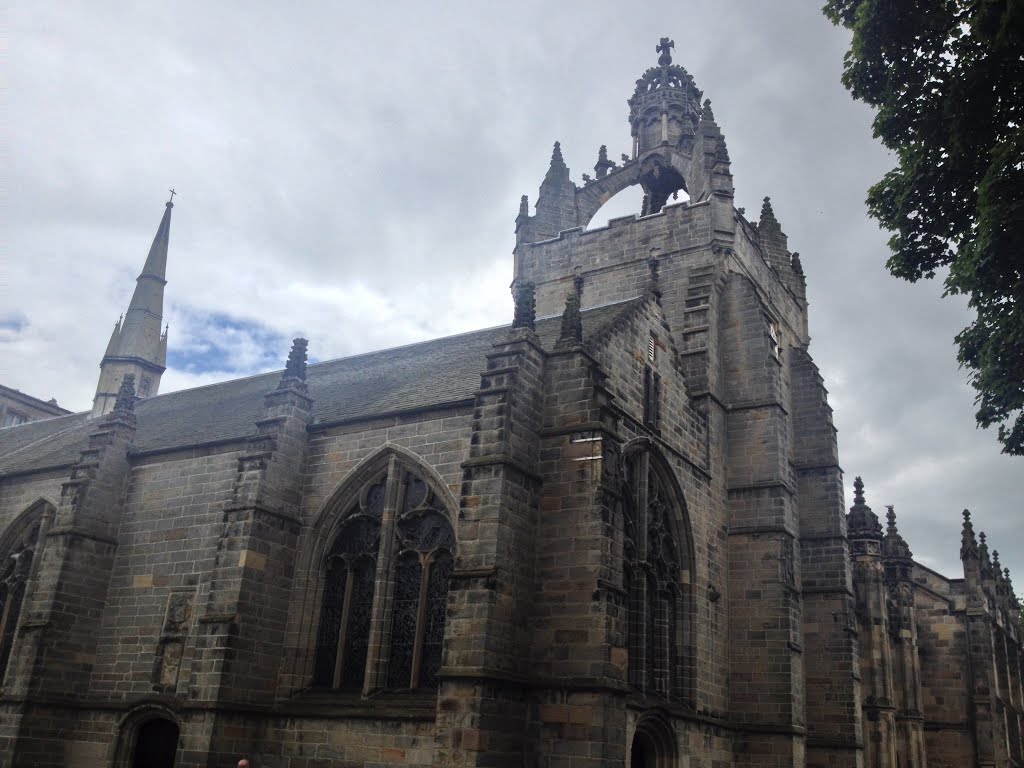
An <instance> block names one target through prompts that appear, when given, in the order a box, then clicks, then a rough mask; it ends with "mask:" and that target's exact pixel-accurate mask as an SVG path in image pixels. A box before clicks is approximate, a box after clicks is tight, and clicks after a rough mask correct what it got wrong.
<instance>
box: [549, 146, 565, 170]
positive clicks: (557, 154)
mask: <svg viewBox="0 0 1024 768" xmlns="http://www.w3.org/2000/svg"><path fill="white" fill-rule="evenodd" d="M556 163H561V164H562V165H565V161H564V160H563V159H562V143H561V142H560V141H556V142H555V148H554V149H552V150H551V164H552V165H555V164H556Z"/></svg>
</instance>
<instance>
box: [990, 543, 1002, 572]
mask: <svg viewBox="0 0 1024 768" xmlns="http://www.w3.org/2000/svg"><path fill="white" fill-rule="evenodd" d="M992 567H993V568H995V569H996V573H997V574H998V575H999V576H1002V575H1003V569H1002V566H1001V565H1000V564H999V550H998V549H993V550H992Z"/></svg>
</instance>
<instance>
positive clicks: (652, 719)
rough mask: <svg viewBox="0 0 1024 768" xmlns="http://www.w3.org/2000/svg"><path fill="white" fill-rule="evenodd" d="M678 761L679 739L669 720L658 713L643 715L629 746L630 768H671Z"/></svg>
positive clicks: (638, 721)
mask: <svg viewBox="0 0 1024 768" xmlns="http://www.w3.org/2000/svg"><path fill="white" fill-rule="evenodd" d="M678 760H679V744H678V739H677V738H676V734H675V731H674V730H673V729H672V725H671V724H670V723H669V722H668V720H667V719H666V718H665V717H664V716H663V715H662V714H660V713H658V712H647V713H645V714H643V715H641V716H640V719H639V720H637V723H636V728H634V730H633V738H632V740H631V741H630V744H629V768H670V766H674V765H678Z"/></svg>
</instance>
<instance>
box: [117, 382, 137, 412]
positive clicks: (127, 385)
mask: <svg viewBox="0 0 1024 768" xmlns="http://www.w3.org/2000/svg"><path fill="white" fill-rule="evenodd" d="M134 412H135V374H134V373H126V374H125V375H124V378H123V379H121V386H120V387H118V390H117V398H116V399H115V400H114V413H134Z"/></svg>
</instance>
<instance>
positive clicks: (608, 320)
mask: <svg viewBox="0 0 1024 768" xmlns="http://www.w3.org/2000/svg"><path fill="white" fill-rule="evenodd" d="M642 301H643V300H642V299H633V300H631V301H625V302H620V303H617V304H610V305H607V306H604V307H598V308H595V309H592V310H589V311H586V312H584V313H583V335H584V342H586V340H587V339H591V338H595V337H598V336H600V335H601V334H602V333H603V332H604V331H605V330H606V329H607V328H609V327H610V326H612V325H614V323H615V322H616V321H617V320H618V319H619V318H621V317H623V316H624V315H627V314H628V313H629V312H630V311H632V310H633V309H634V308H635V307H637V306H639V305H640V304H641V303H642ZM560 329H561V319H560V318H559V317H550V318H546V319H543V320H538V321H537V335H538V337H539V339H540V342H541V345H542V346H543V347H544V348H545V349H549V350H550V349H552V348H553V347H554V345H555V342H556V341H557V339H558V335H559V332H560ZM508 330H509V326H500V327H497V328H488V329H486V330H482V331H473V332H471V333H463V334H459V335H457V336H448V337H445V338H442V339H435V340H433V341H424V342H421V343H418V344H409V345H407V346H404V347H396V348H394V349H387V350H382V351H379V352H369V353H366V354H362V355H355V356H353V357H344V358H340V359H338V360H330V361H327V362H323V363H317V364H314V365H310V366H309V368H308V370H307V375H306V382H307V384H308V386H309V395H310V397H312V398H313V419H314V424H328V423H333V422H338V421H351V420H358V419H364V418H367V419H368V418H372V417H374V416H377V415H383V414H395V413H403V412H409V411H415V410H420V409H423V408H430V407H435V406H439V405H444V404H447V403H457V402H461V401H465V400H470V399H472V398H473V396H474V394H475V393H476V391H477V389H478V388H479V387H480V374H481V373H482V372H483V371H484V369H485V367H486V362H487V361H486V355H487V353H488V352H489V351H491V349H492V348H493V346H494V344H496V343H498V342H500V341H502V340H503V339H504V338H506V336H507V334H508ZM280 378H281V371H274V372H272V373H265V374H260V375H258V376H250V377H248V378H244V379H235V380H232V381H225V382H221V383H218V384H209V385H207V386H203V387H196V388H195V389H186V390H182V391H180V392H171V393H169V394H166V395H158V396H157V397H151V398H147V399H144V400H140V401H139V402H138V403H136V406H135V413H136V416H137V418H138V428H137V431H136V433H135V442H134V449H133V452H134V453H149V452H153V451H163V450H171V449H175V448H184V447H188V446H192V445H203V444H209V443H218V442H225V441H230V440H236V439H240V438H244V437H246V436H248V435H250V434H252V433H253V432H254V430H255V422H256V420H257V419H258V418H260V417H261V416H262V413H263V396H264V395H265V394H266V393H267V392H270V391H271V390H273V389H274V388H275V387H276V386H277V383H278V381H279V380H280ZM88 415H89V414H88V412H85V413H76V414H72V415H70V416H62V417H58V418H55V419H47V420H45V421H35V422H29V423H27V424H23V425H21V426H17V427H10V428H7V429H3V430H0V476H2V475H10V474H16V473H22V472H27V471H34V470H39V469H44V468H52V467H60V466H68V465H70V464H73V463H74V462H75V461H77V460H78V457H79V453H80V452H81V451H82V450H83V449H84V448H85V447H86V445H87V443H88V437H89V434H90V433H91V432H93V431H94V430H95V429H96V427H97V421H96V420H93V419H89V418H88Z"/></svg>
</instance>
